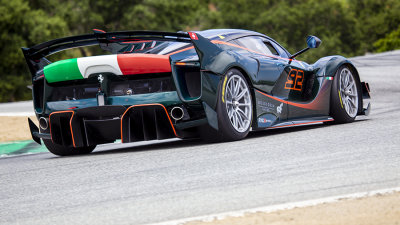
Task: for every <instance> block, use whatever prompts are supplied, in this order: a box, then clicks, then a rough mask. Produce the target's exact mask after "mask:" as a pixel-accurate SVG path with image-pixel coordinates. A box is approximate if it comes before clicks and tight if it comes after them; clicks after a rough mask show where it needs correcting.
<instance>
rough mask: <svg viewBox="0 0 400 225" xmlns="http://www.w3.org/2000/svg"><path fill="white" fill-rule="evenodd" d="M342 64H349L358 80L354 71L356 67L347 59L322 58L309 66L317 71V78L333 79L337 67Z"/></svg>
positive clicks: (340, 57) (336, 57)
mask: <svg viewBox="0 0 400 225" xmlns="http://www.w3.org/2000/svg"><path fill="white" fill-rule="evenodd" d="M344 64H349V65H350V67H351V68H352V69H353V71H354V72H355V73H356V76H357V78H358V79H359V76H358V71H357V70H356V67H355V66H354V65H353V63H352V62H351V61H350V60H349V59H347V58H345V57H343V56H340V55H334V56H326V57H323V58H321V59H319V60H318V61H317V62H315V63H314V64H312V65H311V66H312V67H313V68H314V69H315V70H318V72H317V76H318V77H325V76H326V77H334V76H335V74H336V71H337V70H338V69H339V67H341V66H342V65H344Z"/></svg>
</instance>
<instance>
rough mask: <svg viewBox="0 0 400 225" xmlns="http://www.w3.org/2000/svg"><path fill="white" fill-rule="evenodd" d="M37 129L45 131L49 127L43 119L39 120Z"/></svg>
mask: <svg viewBox="0 0 400 225" xmlns="http://www.w3.org/2000/svg"><path fill="white" fill-rule="evenodd" d="M39 127H40V129H42V130H47V128H48V127H49V123H48V122H47V119H46V118H44V117H40V118H39Z"/></svg>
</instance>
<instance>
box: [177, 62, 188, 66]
mask: <svg viewBox="0 0 400 225" xmlns="http://www.w3.org/2000/svg"><path fill="white" fill-rule="evenodd" d="M175 65H176V66H185V65H186V63H185V62H176V63H175Z"/></svg>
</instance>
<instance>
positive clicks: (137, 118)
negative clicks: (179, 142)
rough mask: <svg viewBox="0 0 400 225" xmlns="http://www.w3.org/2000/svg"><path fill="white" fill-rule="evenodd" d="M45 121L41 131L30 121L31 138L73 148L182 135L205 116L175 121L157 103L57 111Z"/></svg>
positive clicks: (203, 121)
mask: <svg viewBox="0 0 400 225" xmlns="http://www.w3.org/2000/svg"><path fill="white" fill-rule="evenodd" d="M182 107H184V106H182ZM185 111H186V112H187V110H186V108H185ZM48 121H49V128H48V129H47V130H45V131H43V130H42V131H41V132H39V129H38V128H37V127H36V125H35V124H34V123H33V122H32V121H29V126H30V129H31V134H32V138H33V139H34V140H35V141H36V142H37V143H39V144H40V138H42V139H51V140H52V142H53V143H55V144H59V145H62V146H67V147H75V148H78V147H84V146H94V145H98V144H104V143H112V142H114V141H115V140H117V139H121V141H122V143H129V142H136V141H147V140H162V139H168V138H173V137H182V138H183V137H186V136H187V131H186V130H187V129H190V128H193V127H196V126H200V125H202V124H205V123H207V120H206V119H205V118H200V119H190V120H187V121H176V120H174V119H173V118H172V117H171V116H170V112H169V109H168V108H167V107H165V106H164V105H162V104H159V103H153V104H138V105H133V106H130V107H125V106H121V105H119V106H116V105H108V106H107V105H106V106H95V107H88V108H82V109H74V110H66V111H56V112H53V113H51V114H50V115H49V118H48Z"/></svg>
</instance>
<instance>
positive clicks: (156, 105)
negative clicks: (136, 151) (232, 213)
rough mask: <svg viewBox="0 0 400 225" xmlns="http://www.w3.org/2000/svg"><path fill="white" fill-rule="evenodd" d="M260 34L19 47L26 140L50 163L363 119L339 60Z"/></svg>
mask: <svg viewBox="0 0 400 225" xmlns="http://www.w3.org/2000/svg"><path fill="white" fill-rule="evenodd" d="M320 43H321V41H320V40H319V39H318V38H317V37H314V36H309V37H308V38H307V45H308V47H307V48H306V49H303V50H302V51H300V52H298V53H296V54H294V55H292V54H290V53H289V52H288V51H287V50H285V49H284V48H283V47H282V46H281V45H279V44H278V43H277V42H276V41H274V40H273V39H271V38H269V37H268V36H265V35H263V34H260V33H257V32H253V31H246V30H234V29H229V30H228V29H218V30H206V31H199V32H178V33H170V32H156V31H123V32H112V33H106V32H104V31H101V30H94V33H93V34H87V35H81V36H74V37H66V38H61V39H56V40H52V41H48V42H45V43H42V44H38V45H36V46H33V47H31V48H23V49H22V51H23V53H24V55H25V58H26V61H27V64H28V66H29V69H30V72H31V73H32V83H33V92H32V93H33V102H34V109H35V113H36V116H37V118H38V120H39V127H40V128H38V127H37V126H36V125H35V124H34V123H33V122H32V121H30V120H29V125H30V129H31V133H32V137H33V139H34V140H35V141H36V142H38V143H40V139H43V142H44V144H45V145H46V147H47V148H48V149H49V151H50V152H52V153H54V154H56V155H72V154H84V153H89V152H91V151H92V150H93V149H94V148H95V147H96V145H99V144H104V143H112V142H114V141H116V140H117V139H121V141H122V143H128V142H135V141H144V140H157V139H158V140H160V139H167V138H172V137H178V138H188V137H202V138H204V139H206V140H211V141H234V140H239V139H242V138H244V137H246V135H247V134H248V133H249V131H251V130H261V129H270V128H280V127H288V126H296V125H303V124H312V123H321V122H329V121H332V122H337V123H344V122H351V121H353V120H354V119H355V117H356V116H357V115H367V114H368V113H369V109H370V105H369V103H368V102H366V100H367V99H369V98H370V97H369V86H368V84H367V83H364V82H361V81H360V77H359V74H358V72H357V70H356V68H355V67H354V65H353V64H352V63H351V62H350V61H349V60H348V59H346V58H344V57H342V56H328V57H324V58H321V59H320V60H318V61H317V62H316V63H314V64H311V65H310V64H307V63H305V62H302V61H298V60H295V57H296V56H297V55H299V54H301V53H303V52H305V51H306V50H308V49H309V48H317V47H318V46H319V45H320ZM88 46H99V47H100V48H101V49H102V50H103V51H104V54H101V55H98V56H88V57H81V58H73V59H66V60H61V61H57V62H54V63H52V62H50V61H49V60H48V59H47V58H46V57H47V56H49V55H52V54H54V53H57V52H59V51H63V50H67V49H71V48H77V47H88Z"/></svg>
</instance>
